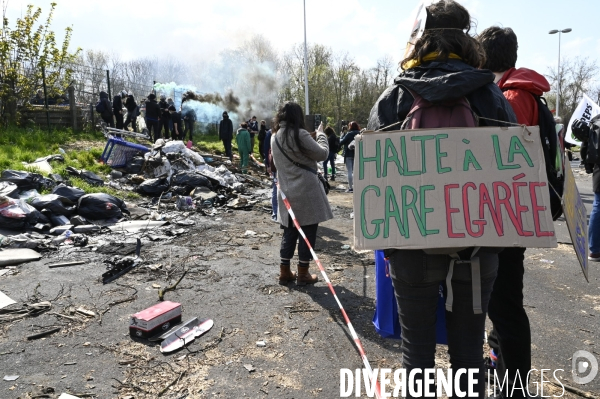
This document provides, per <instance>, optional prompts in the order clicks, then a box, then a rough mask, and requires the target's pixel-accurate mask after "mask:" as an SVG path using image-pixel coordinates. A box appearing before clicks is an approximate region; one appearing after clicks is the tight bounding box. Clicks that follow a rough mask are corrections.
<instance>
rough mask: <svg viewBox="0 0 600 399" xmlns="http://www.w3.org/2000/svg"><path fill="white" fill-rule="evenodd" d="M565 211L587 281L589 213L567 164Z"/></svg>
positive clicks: (574, 246)
mask: <svg viewBox="0 0 600 399" xmlns="http://www.w3.org/2000/svg"><path fill="white" fill-rule="evenodd" d="M563 210H564V214H565V220H566V221H567V227H568V228H569V234H570V235H571V240H572V241H573V248H575V253H576V254H577V259H579V264H580V265H581V270H583V275H584V276H585V279H586V280H587V281H588V283H589V282H590V279H589V278H588V237H587V233H588V231H587V211H586V209H585V205H584V204H583V201H582V200H581V196H580V195H579V190H578V189H577V185H576V184H575V177H573V171H572V170H571V164H570V163H569V162H566V163H565V189H564V194H563Z"/></svg>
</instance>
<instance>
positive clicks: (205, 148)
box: [195, 134, 260, 159]
mask: <svg viewBox="0 0 600 399" xmlns="http://www.w3.org/2000/svg"><path fill="white" fill-rule="evenodd" d="M197 137H200V140H199V141H197V142H196V143H195V146H196V147H198V149H200V151H202V152H207V153H211V154H217V155H225V147H224V146H223V142H222V141H221V140H219V136H218V135H216V134H203V135H199V136H196V137H195V138H197ZM237 150H238V149H237V144H236V142H235V137H234V138H233V140H232V141H231V151H233V153H237ZM253 154H254V157H255V158H256V159H260V153H259V151H258V138H255V139H254V149H253Z"/></svg>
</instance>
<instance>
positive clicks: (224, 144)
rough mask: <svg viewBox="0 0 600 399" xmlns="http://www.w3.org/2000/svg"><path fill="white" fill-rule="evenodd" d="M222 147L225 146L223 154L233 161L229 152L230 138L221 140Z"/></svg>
mask: <svg viewBox="0 0 600 399" xmlns="http://www.w3.org/2000/svg"><path fill="white" fill-rule="evenodd" d="M223 147H225V155H227V157H228V158H229V160H230V161H231V162H233V153H232V152H231V140H223Z"/></svg>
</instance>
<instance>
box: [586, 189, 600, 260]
mask: <svg viewBox="0 0 600 399" xmlns="http://www.w3.org/2000/svg"><path fill="white" fill-rule="evenodd" d="M588 240H589V245H590V253H592V254H597V253H600V193H594V205H592V213H590V222H589V226H588Z"/></svg>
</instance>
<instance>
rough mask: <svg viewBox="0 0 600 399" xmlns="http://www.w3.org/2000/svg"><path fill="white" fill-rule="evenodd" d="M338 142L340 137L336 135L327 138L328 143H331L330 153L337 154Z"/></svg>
mask: <svg viewBox="0 0 600 399" xmlns="http://www.w3.org/2000/svg"><path fill="white" fill-rule="evenodd" d="M337 142H338V137H337V136H336V135H335V134H333V133H332V134H331V135H330V136H327V143H329V152H337V151H336V150H337V148H336V147H337V144H338V143H337Z"/></svg>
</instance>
